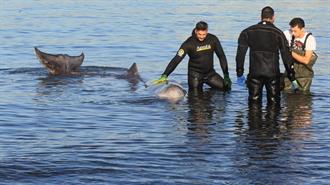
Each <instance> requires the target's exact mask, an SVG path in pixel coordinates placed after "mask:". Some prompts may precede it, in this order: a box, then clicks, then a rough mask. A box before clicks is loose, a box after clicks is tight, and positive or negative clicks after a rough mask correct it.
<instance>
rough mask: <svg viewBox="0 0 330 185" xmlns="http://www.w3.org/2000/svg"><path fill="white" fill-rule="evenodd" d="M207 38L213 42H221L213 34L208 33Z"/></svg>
mask: <svg viewBox="0 0 330 185" xmlns="http://www.w3.org/2000/svg"><path fill="white" fill-rule="evenodd" d="M207 36H208V37H209V38H210V39H212V40H219V38H218V37H217V36H216V35H214V34H212V33H208V34H207Z"/></svg>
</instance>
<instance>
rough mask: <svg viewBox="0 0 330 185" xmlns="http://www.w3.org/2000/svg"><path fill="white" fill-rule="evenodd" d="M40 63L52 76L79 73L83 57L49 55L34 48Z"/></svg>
mask: <svg viewBox="0 0 330 185" xmlns="http://www.w3.org/2000/svg"><path fill="white" fill-rule="evenodd" d="M34 50H35V53H36V56H37V57H38V59H39V61H40V63H41V64H42V65H44V66H45V67H46V69H47V70H48V71H49V72H50V73H51V74H53V75H61V74H72V73H75V72H78V71H79V68H80V66H81V64H82V63H83V61H84V58H85V55H84V53H81V54H80V55H79V56H70V55H67V54H49V53H45V52H42V51H40V50H39V49H38V48H37V47H35V48H34Z"/></svg>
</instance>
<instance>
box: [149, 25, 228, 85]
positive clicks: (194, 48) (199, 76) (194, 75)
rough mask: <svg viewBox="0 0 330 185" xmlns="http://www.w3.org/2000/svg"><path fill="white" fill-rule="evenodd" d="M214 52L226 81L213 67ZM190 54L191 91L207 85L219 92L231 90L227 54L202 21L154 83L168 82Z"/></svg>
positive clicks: (189, 77)
mask: <svg viewBox="0 0 330 185" xmlns="http://www.w3.org/2000/svg"><path fill="white" fill-rule="evenodd" d="M214 52H215V53H216V54H217V56H218V58H219V60H220V65H221V68H222V71H223V74H224V79H223V78H222V77H221V76H220V75H219V74H218V73H216V71H215V69H214V65H213V55H214ZM187 54H188V56H189V63H188V85H189V90H198V91H201V90H202V89H203V84H204V83H206V84H208V85H209V86H210V87H212V88H215V89H219V90H224V91H225V90H229V89H230V88H231V80H230V78H229V73H228V64H227V59H226V56H225V53H224V51H223V49H222V46H221V44H220V41H219V39H218V38H217V37H216V36H215V35H212V34H210V33H208V25H207V23H206V22H203V21H200V22H198V23H197V24H196V27H195V29H194V30H193V33H192V36H190V37H189V38H188V39H187V40H186V41H185V42H184V43H183V44H182V45H181V47H180V49H179V51H178V52H177V54H176V55H175V57H174V58H173V59H172V60H171V62H170V63H169V64H168V66H167V68H166V69H165V71H164V73H163V74H162V76H161V78H160V79H158V80H156V81H154V83H162V82H164V81H167V77H168V76H169V75H170V74H171V73H172V72H173V71H174V69H175V68H176V67H177V66H178V64H179V63H180V62H181V61H182V59H183V58H184V57H185V56H186V55H187Z"/></svg>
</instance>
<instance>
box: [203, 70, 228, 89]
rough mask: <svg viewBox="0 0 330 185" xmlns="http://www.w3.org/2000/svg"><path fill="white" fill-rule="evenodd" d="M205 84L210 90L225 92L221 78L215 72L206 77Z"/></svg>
mask: <svg viewBox="0 0 330 185" xmlns="http://www.w3.org/2000/svg"><path fill="white" fill-rule="evenodd" d="M206 84H207V85H209V86H210V87H211V88H214V89H218V90H221V91H226V90H228V89H225V86H224V80H223V78H222V77H221V76H220V75H219V74H218V73H216V72H213V73H212V74H210V75H208V76H207V80H206Z"/></svg>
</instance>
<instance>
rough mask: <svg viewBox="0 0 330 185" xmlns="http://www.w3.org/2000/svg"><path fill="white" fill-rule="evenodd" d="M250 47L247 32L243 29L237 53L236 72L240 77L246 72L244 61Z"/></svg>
mask: <svg viewBox="0 0 330 185" xmlns="http://www.w3.org/2000/svg"><path fill="white" fill-rule="evenodd" d="M248 47H249V46H248V36H247V32H246V31H243V32H242V33H241V34H240V35H239V38H238V46H237V53H236V74H237V76H238V77H241V76H242V75H243V73H244V61H245V55H246V52H247V50H248Z"/></svg>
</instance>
